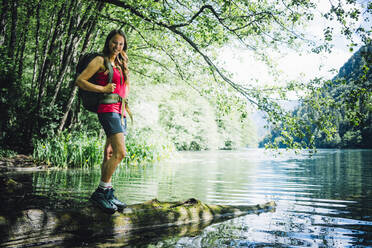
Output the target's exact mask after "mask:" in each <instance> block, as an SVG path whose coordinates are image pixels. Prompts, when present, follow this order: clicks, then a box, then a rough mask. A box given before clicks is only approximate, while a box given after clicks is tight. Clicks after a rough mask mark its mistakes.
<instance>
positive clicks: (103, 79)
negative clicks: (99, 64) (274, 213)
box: [95, 67, 129, 116]
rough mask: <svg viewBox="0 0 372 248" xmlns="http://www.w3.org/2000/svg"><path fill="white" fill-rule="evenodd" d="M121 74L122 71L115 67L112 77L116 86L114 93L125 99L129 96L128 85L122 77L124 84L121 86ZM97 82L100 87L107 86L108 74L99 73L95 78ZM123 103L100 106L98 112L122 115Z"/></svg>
mask: <svg viewBox="0 0 372 248" xmlns="http://www.w3.org/2000/svg"><path fill="white" fill-rule="evenodd" d="M120 74H121V75H122V73H121V70H120V69H117V68H115V67H114V75H113V77H112V83H114V84H116V87H115V90H114V92H113V93H115V94H118V95H119V96H121V97H123V98H125V97H126V96H127V94H128V90H129V88H128V85H127V84H126V83H125V81H124V77H123V75H122V84H120ZM95 77H96V78H95V79H96V82H97V83H98V84H99V85H102V86H105V85H106V84H107V81H108V73H107V74H105V72H98V73H97V74H96V76H95ZM121 104H122V103H121V102H118V103H111V104H100V105H99V106H98V111H97V113H109V112H114V113H119V114H121V109H122V108H121ZM124 116H125V111H124Z"/></svg>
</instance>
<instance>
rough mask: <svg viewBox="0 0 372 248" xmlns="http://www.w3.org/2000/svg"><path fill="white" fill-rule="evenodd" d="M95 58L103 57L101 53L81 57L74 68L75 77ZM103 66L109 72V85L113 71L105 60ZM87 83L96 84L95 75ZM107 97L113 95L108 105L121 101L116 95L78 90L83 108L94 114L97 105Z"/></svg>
mask: <svg viewBox="0 0 372 248" xmlns="http://www.w3.org/2000/svg"><path fill="white" fill-rule="evenodd" d="M97 56H103V55H102V54H101V53H97V52H93V53H87V54H84V55H83V56H81V57H80V59H79V62H78V64H77V66H76V77H77V76H78V75H80V73H82V72H83V71H84V69H85V68H86V67H87V66H88V64H89V63H90V62H91V61H92V60H93V59H94V58H95V57H97ZM105 66H106V68H108V70H109V74H108V78H109V79H108V83H111V82H112V77H113V75H114V71H113V68H112V65H111V64H110V63H109V62H108V61H107V60H106V59H105ZM88 81H89V82H91V83H94V84H96V80H95V75H93V77H92V78H90V79H88ZM109 95H114V96H113V97H114V98H115V99H114V100H113V101H112V102H110V103H113V102H118V101H121V99H120V96H119V95H117V94H112V93H108V94H106V93H97V92H91V91H86V90H83V89H81V88H79V97H80V99H81V102H82V103H83V106H84V108H85V109H87V110H89V111H91V112H94V113H97V109H98V105H99V104H100V103H102V100H103V99H106V98H107V97H109Z"/></svg>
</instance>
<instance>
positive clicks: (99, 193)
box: [90, 188, 118, 214]
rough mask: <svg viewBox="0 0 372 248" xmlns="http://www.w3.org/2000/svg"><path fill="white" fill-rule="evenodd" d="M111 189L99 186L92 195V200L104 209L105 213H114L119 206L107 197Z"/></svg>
mask: <svg viewBox="0 0 372 248" xmlns="http://www.w3.org/2000/svg"><path fill="white" fill-rule="evenodd" d="M108 191H109V189H106V190H104V189H101V188H97V189H96V191H95V192H94V193H93V194H92V196H91V197H90V200H91V202H93V203H94V204H95V205H96V206H97V207H99V208H100V209H102V210H103V211H104V212H105V213H108V214H113V213H115V211H116V210H118V208H117V207H116V205H114V204H112V203H111V202H110V201H108V199H107V194H108Z"/></svg>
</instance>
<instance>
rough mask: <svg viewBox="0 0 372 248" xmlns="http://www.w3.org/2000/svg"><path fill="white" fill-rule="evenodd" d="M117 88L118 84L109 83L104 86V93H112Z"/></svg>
mask: <svg viewBox="0 0 372 248" xmlns="http://www.w3.org/2000/svg"><path fill="white" fill-rule="evenodd" d="M115 88H116V84H113V83H109V84H106V85H105V86H103V93H112V92H114V90H115Z"/></svg>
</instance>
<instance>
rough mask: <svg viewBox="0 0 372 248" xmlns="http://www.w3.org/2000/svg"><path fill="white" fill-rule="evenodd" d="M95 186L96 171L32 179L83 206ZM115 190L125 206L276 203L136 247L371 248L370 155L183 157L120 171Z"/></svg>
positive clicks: (38, 187) (37, 189)
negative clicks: (268, 209) (264, 210)
mask: <svg viewBox="0 0 372 248" xmlns="http://www.w3.org/2000/svg"><path fill="white" fill-rule="evenodd" d="M98 182H99V171H97V170H68V171H49V172H39V173H35V174H34V175H33V183H34V193H35V194H41V195H48V196H49V197H51V198H53V197H55V198H58V199H61V198H66V199H68V198H73V199H81V201H82V202H84V201H86V199H88V197H89V196H90V194H91V193H92V192H93V191H94V190H95V188H96V187H97V185H98ZM113 184H114V187H115V189H116V195H117V197H118V198H119V199H122V200H124V201H125V202H126V203H128V204H133V203H140V202H144V201H147V200H150V199H153V198H157V199H159V200H160V201H179V200H186V199H188V198H192V197H193V198H197V199H199V200H201V201H203V202H205V203H208V204H226V205H250V204H257V203H264V202H267V201H271V200H274V201H275V202H276V203H277V207H276V210H275V212H269V213H262V214H260V215H247V216H244V217H239V218H235V219H233V220H229V221H225V222H222V223H218V224H213V225H211V226H208V227H207V228H205V229H203V230H200V231H199V232H197V233H193V234H192V235H191V234H190V235H187V234H186V236H182V237H178V236H177V235H179V233H172V234H170V235H169V234H168V235H164V236H162V235H155V237H151V238H148V237H146V240H141V241H136V242H138V243H131V244H130V245H131V246H132V247H136V246H137V245H138V246H140V245H141V247H355V246H357V247H372V150H319V151H318V153H317V154H315V155H314V156H312V157H309V156H308V155H307V154H302V155H295V154H293V153H289V152H288V153H284V155H279V156H277V157H273V156H272V155H271V154H269V153H268V152H265V151H264V150H260V149H252V150H242V151H207V152H183V153H180V154H179V155H178V157H177V158H176V159H175V160H174V161H168V162H164V163H160V164H157V165H148V166H145V167H140V166H130V167H125V166H123V167H121V168H120V169H119V170H117V171H116V173H115V174H114V178H113ZM88 246H89V245H88Z"/></svg>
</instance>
